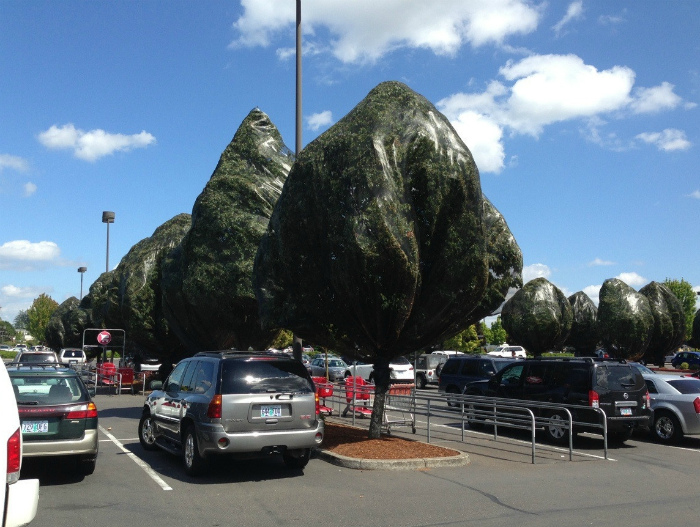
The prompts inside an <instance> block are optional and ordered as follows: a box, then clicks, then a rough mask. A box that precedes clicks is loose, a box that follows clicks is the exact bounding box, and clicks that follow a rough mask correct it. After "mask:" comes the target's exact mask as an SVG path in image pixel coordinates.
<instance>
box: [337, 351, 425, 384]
mask: <svg viewBox="0 0 700 527" xmlns="http://www.w3.org/2000/svg"><path fill="white" fill-rule="evenodd" d="M389 368H390V370H391V371H390V372H389V376H390V381H389V382H392V383H410V382H414V381H415V377H414V370H413V364H411V362H410V361H409V360H408V359H407V358H405V357H396V358H395V359H391V362H390V363H389ZM351 375H357V376H358V377H362V378H363V379H364V380H366V381H368V382H371V383H373V382H374V364H365V363H364V362H357V363H356V364H349V365H348V366H347V369H346V370H345V377H350V376H351Z"/></svg>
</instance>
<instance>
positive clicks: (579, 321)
mask: <svg viewBox="0 0 700 527" xmlns="http://www.w3.org/2000/svg"><path fill="white" fill-rule="evenodd" d="M569 304H571V310H572V313H573V322H572V324H571V331H570V332H569V336H568V338H567V339H566V342H565V344H566V345H567V346H571V347H572V348H574V349H575V350H576V351H575V354H576V356H577V357H586V356H592V355H593V354H594V352H595V349H596V346H597V345H598V341H599V338H598V324H597V321H598V308H597V307H596V305H595V304H594V303H593V300H591V299H590V298H589V297H588V295H587V294H586V293H584V292H583V291H579V292H577V293H574V294H573V295H571V296H570V297H569Z"/></svg>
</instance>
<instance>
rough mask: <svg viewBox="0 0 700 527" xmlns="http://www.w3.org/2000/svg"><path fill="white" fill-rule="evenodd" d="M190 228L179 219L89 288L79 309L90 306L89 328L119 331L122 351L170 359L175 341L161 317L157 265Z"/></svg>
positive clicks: (175, 349) (176, 348)
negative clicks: (91, 324)
mask: <svg viewBox="0 0 700 527" xmlns="http://www.w3.org/2000/svg"><path fill="white" fill-rule="evenodd" d="M189 228H190V215H189V214H179V215H178V216H175V217H174V218H172V219H171V220H169V221H167V222H166V223H164V224H163V225H161V226H160V227H158V228H157V229H156V230H155V232H154V233H153V235H152V236H150V237H149V238H145V239H143V240H141V241H140V242H138V243H137V244H136V245H134V246H133V247H132V248H131V250H130V251H129V252H128V253H127V254H126V256H124V258H123V259H122V261H121V262H119V265H118V266H117V268H116V269H114V270H113V271H110V272H108V273H103V274H102V275H101V276H100V278H99V279H98V280H97V281H96V282H95V283H94V284H93V285H92V286H91V287H90V293H89V295H88V297H89V298H88V299H83V303H82V304H81V308H83V307H85V306H88V305H89V306H90V309H89V311H87V313H89V315H90V316H91V320H92V323H93V324H94V325H95V327H102V328H119V329H123V330H124V331H125V335H126V347H127V350H128V351H142V352H147V353H150V354H153V355H155V356H165V355H167V356H173V357H176V356H178V355H179V354H181V353H182V351H183V347H182V345H181V343H180V341H179V340H178V339H177V338H176V336H175V335H174V334H173V332H172V331H171V330H170V327H169V324H168V322H167V321H166V319H165V317H164V315H163V305H162V291H161V272H162V270H161V265H162V261H163V258H164V256H165V255H166V254H168V253H169V252H170V251H171V250H172V249H173V248H174V247H176V246H177V245H178V244H179V243H180V241H181V240H182V238H183V236H184V235H185V233H186V232H187V231H188V230H189Z"/></svg>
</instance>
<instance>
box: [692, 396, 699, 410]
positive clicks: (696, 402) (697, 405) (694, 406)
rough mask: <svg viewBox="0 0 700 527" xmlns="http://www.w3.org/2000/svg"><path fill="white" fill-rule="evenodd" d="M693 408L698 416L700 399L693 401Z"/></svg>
mask: <svg viewBox="0 0 700 527" xmlns="http://www.w3.org/2000/svg"><path fill="white" fill-rule="evenodd" d="M693 408H695V413H696V414H700V397H696V398H695V400H694V401H693Z"/></svg>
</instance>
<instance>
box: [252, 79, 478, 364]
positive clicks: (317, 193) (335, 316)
mask: <svg viewBox="0 0 700 527" xmlns="http://www.w3.org/2000/svg"><path fill="white" fill-rule="evenodd" d="M482 216H483V212H482V195H481V187H480V183H479V174H478V170H477V168H476V165H475V164H474V161H473V159H472V156H471V154H470V153H469V150H468V149H467V148H466V146H464V144H463V143H462V142H461V140H460V139H459V137H458V136H457V134H456V133H455V132H454V130H453V129H452V127H451V125H450V124H449V122H448V121H447V119H445V118H444V117H443V116H442V115H441V114H440V113H439V112H438V111H437V110H436V109H435V108H434V106H433V105H432V104H430V103H429V102H428V101H427V100H426V99H424V98H423V97H421V96H420V95H418V94H416V93H415V92H413V91H411V90H410V89H409V88H408V87H406V86H405V85H403V84H400V83H396V82H387V83H383V84H380V85H379V86H378V87H376V88H375V89H374V90H372V91H371V92H370V94H369V95H368V96H367V97H366V98H365V99H364V100H363V101H362V102H361V103H360V104H358V105H357V106H356V107H355V108H354V109H353V110H352V111H351V112H350V113H349V114H348V115H347V116H346V117H345V118H343V119H342V120H341V121H339V122H338V123H337V124H336V125H334V126H333V127H332V128H331V129H330V130H328V131H327V132H326V133H324V134H323V135H321V136H320V137H319V138H318V139H316V140H315V141H313V142H312V143H311V144H309V145H308V146H307V147H306V148H305V149H304V151H303V152H302V153H301V154H300V156H299V158H298V159H297V162H296V163H295V165H294V167H293V169H292V172H291V173H290V175H289V178H288V179H287V182H286V184H285V187H284V189H283V192H282V196H281V197H280V200H279V201H278V202H277V205H276V207H275V210H274V213H273V215H272V218H271V219H270V225H269V227H268V231H267V233H266V235H265V237H264V238H263V240H262V243H261V246H260V250H259V252H258V256H257V258H256V262H255V268H254V274H253V282H254V285H255V288H256V292H257V295H258V299H259V301H260V304H261V318H262V320H263V323H264V324H266V325H267V326H270V327H275V326H278V327H287V328H290V329H292V330H293V331H294V332H295V333H296V334H298V335H300V336H301V337H303V338H304V339H305V340H309V341H311V342H314V344H318V345H321V346H325V347H328V348H331V349H335V350H339V351H341V350H342V351H343V352H345V353H357V355H359V356H361V357H364V358H367V359H369V360H371V361H373V362H376V361H377V360H383V361H386V362H387V363H388V361H389V360H390V359H391V358H393V357H395V356H397V355H400V354H402V353H405V352H406V350H410V349H421V348H424V347H428V346H429V345H431V344H434V343H437V342H440V341H442V340H445V339H446V338H449V337H450V336H452V335H455V334H456V333H458V332H459V331H461V330H463V329H464V328H465V327H466V325H465V324H466V322H467V319H468V317H469V315H470V313H471V312H472V311H473V309H474V308H475V307H476V305H478V303H479V302H480V301H481V298H482V296H483V294H484V290H485V287H486V285H487V270H488V268H487V252H486V239H485V232H484V225H483V219H482Z"/></svg>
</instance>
